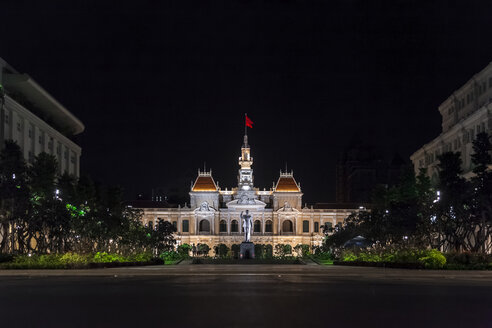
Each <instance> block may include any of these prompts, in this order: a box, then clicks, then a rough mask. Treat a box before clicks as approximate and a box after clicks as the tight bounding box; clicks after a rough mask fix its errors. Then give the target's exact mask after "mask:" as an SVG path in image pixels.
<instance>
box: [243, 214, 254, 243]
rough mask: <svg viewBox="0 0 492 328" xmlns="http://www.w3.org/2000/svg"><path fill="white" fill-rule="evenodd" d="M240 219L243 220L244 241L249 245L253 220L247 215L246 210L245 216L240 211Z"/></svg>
mask: <svg viewBox="0 0 492 328" xmlns="http://www.w3.org/2000/svg"><path fill="white" fill-rule="evenodd" d="M241 219H243V230H244V241H245V242H246V243H249V242H250V240H251V229H252V228H253V219H252V218H251V214H249V210H246V213H245V214H243V212H242V211H241Z"/></svg>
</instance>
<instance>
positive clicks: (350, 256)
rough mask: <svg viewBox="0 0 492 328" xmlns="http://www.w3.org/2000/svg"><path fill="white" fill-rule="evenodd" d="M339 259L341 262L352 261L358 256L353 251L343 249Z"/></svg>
mask: <svg viewBox="0 0 492 328" xmlns="http://www.w3.org/2000/svg"><path fill="white" fill-rule="evenodd" d="M341 259H342V261H343V262H354V261H357V259H358V256H357V255H356V254H355V253H354V252H353V251H343V252H342V254H341Z"/></svg>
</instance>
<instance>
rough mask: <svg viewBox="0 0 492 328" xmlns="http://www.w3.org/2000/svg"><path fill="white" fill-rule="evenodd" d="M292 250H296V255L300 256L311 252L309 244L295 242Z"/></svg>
mask: <svg viewBox="0 0 492 328" xmlns="http://www.w3.org/2000/svg"><path fill="white" fill-rule="evenodd" d="M294 250H295V251H296V253H297V256H300V257H305V256H309V255H310V254H311V252H310V251H309V245H306V244H297V245H296V246H295V247H294Z"/></svg>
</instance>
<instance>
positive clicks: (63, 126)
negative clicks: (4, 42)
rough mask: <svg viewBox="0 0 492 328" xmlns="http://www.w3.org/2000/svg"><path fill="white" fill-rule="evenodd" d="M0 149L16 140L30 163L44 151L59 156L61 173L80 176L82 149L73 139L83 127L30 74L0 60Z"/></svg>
mask: <svg viewBox="0 0 492 328" xmlns="http://www.w3.org/2000/svg"><path fill="white" fill-rule="evenodd" d="M0 86H1V89H2V91H1V92H2V99H0V148H1V147H4V142H5V141H6V140H13V141H15V142H16V143H17V144H18V145H19V146H20V148H21V151H22V153H23V154H24V158H25V159H26V161H27V162H28V163H32V162H33V161H34V157H35V156H37V155H38V154H39V153H41V152H46V153H48V154H51V155H54V156H56V158H57V160H58V164H59V173H60V174H62V173H64V172H68V173H69V174H72V175H75V176H79V173H80V164H79V163H80V155H81V151H82V150H81V148H80V147H79V146H78V145H77V144H76V143H75V142H74V141H73V140H72V138H73V136H74V135H76V134H79V133H81V132H82V131H84V125H83V124H82V122H81V121H80V120H79V119H78V118H76V117H75V116H74V115H73V114H72V113H70V112H69V111H68V110H67V109H66V108H65V107H64V106H63V105H62V104H60V103H59V102H58V101H57V100H56V99H55V98H53V96H51V95H50V94H49V93H48V92H47V91H46V90H44V89H43V88H42V87H41V86H40V85H39V84H37V83H36V81H34V80H33V79H32V78H31V77H30V76H29V75H27V74H22V73H19V72H18V71H17V70H15V69H14V68H13V67H12V66H10V65H9V64H7V62H5V61H4V60H3V59H1V58H0Z"/></svg>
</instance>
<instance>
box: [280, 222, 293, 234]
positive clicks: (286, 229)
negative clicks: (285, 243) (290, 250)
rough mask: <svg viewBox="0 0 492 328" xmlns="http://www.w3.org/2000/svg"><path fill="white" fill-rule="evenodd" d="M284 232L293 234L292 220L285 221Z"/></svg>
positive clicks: (283, 224)
mask: <svg viewBox="0 0 492 328" xmlns="http://www.w3.org/2000/svg"><path fill="white" fill-rule="evenodd" d="M282 232H293V229H292V221H291V220H285V221H284V222H283V223H282Z"/></svg>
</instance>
